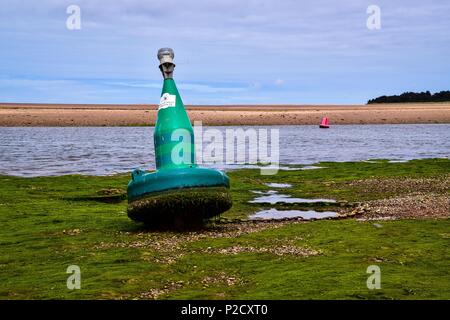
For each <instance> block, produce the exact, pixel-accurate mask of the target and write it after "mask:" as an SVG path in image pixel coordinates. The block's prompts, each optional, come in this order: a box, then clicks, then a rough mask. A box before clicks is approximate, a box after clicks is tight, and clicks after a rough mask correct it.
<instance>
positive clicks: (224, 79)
mask: <svg viewBox="0 0 450 320" xmlns="http://www.w3.org/2000/svg"><path fill="white" fill-rule="evenodd" d="M72 4H74V5H78V6H79V7H80V8H81V29H80V30H69V29H67V27H66V20H67V18H68V17H69V14H67V13H66V9H67V7H68V6H69V5H72ZM369 5H377V6H379V7H380V9H381V29H379V30H369V29H368V28H367V27H366V20H367V18H368V17H369V14H367V12H366V10H367V7H368V6H369ZM0 43H1V48H0V102H36V103H130V104H131V103H157V102H158V101H159V95H160V88H161V79H162V78H161V74H160V72H159V70H158V68H157V66H158V62H157V59H156V52H157V50H158V48H160V47H165V46H170V47H172V48H174V50H175V62H176V64H177V67H176V69H175V79H176V81H177V85H178V88H179V90H180V92H181V94H182V97H183V100H184V102H185V103H186V104H278V103H279V104H285V103H300V104H309V103H313V104H328V103H337V104H344V103H365V102H366V101H367V100H368V99H369V98H373V97H376V96H379V95H383V94H398V93H401V92H404V91H424V90H430V91H432V92H434V91H441V90H450V1H446V0H441V1H437V0H434V1H433V0H431V1H418V0H408V1H407V0H401V1H378V0H370V1H364V0H360V1H357V0H348V1H331V0H328V1H325V0H314V1H313V0H311V1H298V0H297V1H294V0H293V1H287V0H277V1H256V0H249V1H243V0H218V1H214V0H209V1H185V0H183V1H173V0H164V1H160V0H151V1H143V0H121V1H96V0H83V1H76V0H71V1H65V0H39V1H31V0H30V1H21V0H0Z"/></svg>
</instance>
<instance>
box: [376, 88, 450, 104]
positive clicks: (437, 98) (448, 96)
mask: <svg viewBox="0 0 450 320" xmlns="http://www.w3.org/2000/svg"><path fill="white" fill-rule="evenodd" d="M444 101H450V91H441V92H436V93H434V94H431V93H430V91H426V92H405V93H402V94H401V95H393V96H381V97H378V98H375V99H370V100H369V101H367V104H373V103H402V102H444Z"/></svg>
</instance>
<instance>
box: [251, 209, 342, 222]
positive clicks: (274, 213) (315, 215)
mask: <svg viewBox="0 0 450 320" xmlns="http://www.w3.org/2000/svg"><path fill="white" fill-rule="evenodd" d="M337 216H338V213H337V212H333V211H323V212H319V211H314V210H307V211H302V210H277V209H274V208H272V209H268V210H262V211H259V212H257V213H255V214H253V215H251V216H249V218H250V219H251V220H268V219H285V218H302V219H304V220H311V219H325V218H331V217H337Z"/></svg>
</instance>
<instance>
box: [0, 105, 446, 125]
mask: <svg viewBox="0 0 450 320" xmlns="http://www.w3.org/2000/svg"><path fill="white" fill-rule="evenodd" d="M186 109H187V111H188V114H189V117H190V119H191V121H202V122H203V125H306V124H318V123H319V122H320V119H321V118H322V117H324V116H327V117H329V118H330V122H331V124H388V123H389V124H399V123H450V103H430V104H425V103H421V104H377V105H262V106H261V105H227V106H187V107H186ZM156 116H157V106H156V105H88V104H20V103H18V104H15V103H0V126H7V127H14V126H140V125H153V124H154V123H155V121H156Z"/></svg>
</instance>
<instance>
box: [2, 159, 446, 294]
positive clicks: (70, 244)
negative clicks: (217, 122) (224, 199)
mask: <svg viewBox="0 0 450 320" xmlns="http://www.w3.org/2000/svg"><path fill="white" fill-rule="evenodd" d="M315 165H316V166H318V167H321V169H317V170H283V171H279V172H278V174H277V175H274V176H263V175H260V170H257V169H238V170H232V171H228V173H227V174H228V175H229V177H230V179H231V193H232V197H233V207H232V209H231V210H229V211H228V212H226V213H225V214H223V215H222V216H221V217H220V218H218V219H215V220H212V221H210V222H209V223H208V224H207V225H206V226H205V227H204V228H201V229H197V230H184V231H180V230H164V231H162V230H161V231H158V230H148V229H146V228H145V227H144V226H142V225H139V224H136V223H135V222H133V221H131V220H130V219H129V218H128V217H127V214H126V210H127V200H126V193H125V191H126V185H127V183H128V180H129V175H128V174H118V175H113V176H83V175H64V176H53V177H33V178H22V177H15V176H0V225H1V226H2V228H1V230H0V298H1V299H450V268H449V263H448V261H449V258H450V232H449V230H450V219H449V217H450V208H449V202H450V201H449V199H450V197H449V196H450V191H449V190H450V160H449V159H426V160H411V161H408V162H394V163H391V162H389V161H387V160H377V159H372V160H371V161H366V162H341V163H337V162H321V163H317V164H315ZM271 184H272V186H273V184H285V187H282V188H277V190H278V192H280V193H283V194H286V195H288V196H290V197H295V198H305V199H334V200H336V202H312V203H282V202H281V203H276V204H272V203H252V202H251V201H252V200H253V199H255V197H258V194H257V193H255V191H256V192H269V191H270V190H271ZM271 208H274V209H277V210H300V211H301V210H305V211H306V210H316V211H318V212H325V211H334V212H337V213H338V216H337V217H333V218H330V219H317V220H314V219H313V220H308V221H305V220H303V219H301V218H298V219H296V218H294V219H292V218H290V219H280V220H267V221H253V220H251V219H249V217H250V216H251V215H252V214H255V213H256V212H258V211H260V210H270V209H271ZM71 265H76V266H79V268H80V271H81V288H80V289H75V290H69V289H68V288H67V279H68V277H69V276H70V274H68V273H66V270H67V268H68V267H69V266H71ZM371 265H376V266H378V267H379V268H380V270H381V289H374V290H370V289H368V287H367V279H368V277H369V276H370V274H368V273H367V268H368V267H369V266H371Z"/></svg>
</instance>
